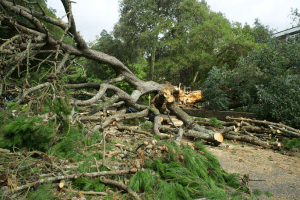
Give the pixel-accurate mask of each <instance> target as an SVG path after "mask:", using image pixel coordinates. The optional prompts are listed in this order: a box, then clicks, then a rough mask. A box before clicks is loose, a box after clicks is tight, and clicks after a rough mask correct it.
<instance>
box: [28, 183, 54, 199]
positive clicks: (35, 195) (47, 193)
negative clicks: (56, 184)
mask: <svg viewBox="0 0 300 200" xmlns="http://www.w3.org/2000/svg"><path fill="white" fill-rule="evenodd" d="M52 189H53V187H52V186H51V185H50V184H49V185H42V186H41V187H40V188H39V189H38V190H37V191H34V192H30V193H29V194H28V196H27V198H28V199H32V200H55V199H57V197H55V195H54V191H52Z"/></svg>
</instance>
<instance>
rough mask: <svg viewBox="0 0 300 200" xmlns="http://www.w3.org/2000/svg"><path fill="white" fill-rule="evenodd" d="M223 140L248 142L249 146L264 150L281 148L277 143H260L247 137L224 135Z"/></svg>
mask: <svg viewBox="0 0 300 200" xmlns="http://www.w3.org/2000/svg"><path fill="white" fill-rule="evenodd" d="M224 138H225V139H228V140H236V141H243V142H248V143H251V144H255V145H258V146H262V147H265V148H272V149H276V150H278V149H280V148H281V147H282V145H281V144H280V143H279V142H265V141H261V140H260V139H258V138H257V137H251V136H248V135H243V136H237V135H229V134H227V135H224Z"/></svg>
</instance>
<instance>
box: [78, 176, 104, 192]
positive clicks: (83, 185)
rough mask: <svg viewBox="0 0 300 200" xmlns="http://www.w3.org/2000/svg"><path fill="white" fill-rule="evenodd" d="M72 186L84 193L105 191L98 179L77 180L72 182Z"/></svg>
mask: <svg viewBox="0 0 300 200" xmlns="http://www.w3.org/2000/svg"><path fill="white" fill-rule="evenodd" d="M73 186H74V187H75V188H76V189H79V190H84V191H90V190H92V191H95V192H103V191H104V189H105V185H104V184H102V183H100V182H99V180H98V179H94V180H91V178H78V179H76V180H75V181H74V184H73Z"/></svg>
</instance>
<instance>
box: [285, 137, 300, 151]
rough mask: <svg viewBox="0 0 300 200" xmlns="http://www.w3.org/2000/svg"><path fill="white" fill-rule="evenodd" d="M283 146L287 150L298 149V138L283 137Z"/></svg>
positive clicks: (299, 144) (299, 146)
mask: <svg viewBox="0 0 300 200" xmlns="http://www.w3.org/2000/svg"><path fill="white" fill-rule="evenodd" d="M282 143H283V146H284V147H285V148H287V149H288V150H295V151H300V139H298V138H293V139H285V140H283V141H282Z"/></svg>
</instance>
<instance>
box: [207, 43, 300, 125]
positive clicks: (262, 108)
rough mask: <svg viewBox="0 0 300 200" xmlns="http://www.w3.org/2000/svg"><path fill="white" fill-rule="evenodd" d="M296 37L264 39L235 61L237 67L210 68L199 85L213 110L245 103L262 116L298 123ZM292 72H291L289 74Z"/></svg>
mask: <svg viewBox="0 0 300 200" xmlns="http://www.w3.org/2000/svg"><path fill="white" fill-rule="evenodd" d="M299 52H300V44H299V38H296V40H289V41H288V42H287V43H281V42H279V41H277V40H276V39H271V40H269V41H268V45H267V46H265V47H264V48H262V49H260V50H257V51H253V52H251V53H250V54H249V55H248V56H247V57H245V58H241V59H240V60H239V61H238V67H236V68H235V69H230V68H228V67H226V66H225V67H223V68H218V67H214V68H213V69H212V70H211V71H210V73H209V77H208V78H207V80H206V81H205V84H204V86H203V88H206V89H205V90H204V95H205V99H206V100H207V101H209V104H208V105H207V106H208V107H209V108H210V109H213V110H228V109H229V108H231V105H232V106H233V103H234V104H235V106H242V105H244V106H247V110H248V111H252V112H257V113H258V114H260V116H261V117H264V118H266V119H270V120H274V121H278V122H284V123H286V124H289V125H293V126H299V125H300V124H299V113H300V107H299V105H300V101H299V98H298V97H299V95H298V93H297V92H298V91H299V86H300V85H299V81H298V80H299V75H298V74H295V73H294V71H297V69H299V66H300V59H299V58H300V53H299ZM293 73H294V74H293Z"/></svg>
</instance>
